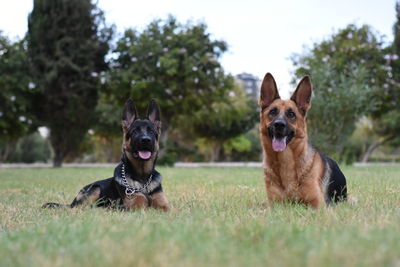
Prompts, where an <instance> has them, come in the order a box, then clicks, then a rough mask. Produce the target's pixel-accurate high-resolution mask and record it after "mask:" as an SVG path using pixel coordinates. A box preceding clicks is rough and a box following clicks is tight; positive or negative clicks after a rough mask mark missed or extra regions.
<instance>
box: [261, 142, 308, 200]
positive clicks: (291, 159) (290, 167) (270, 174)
mask: <svg viewBox="0 0 400 267" xmlns="http://www.w3.org/2000/svg"><path fill="white" fill-rule="evenodd" d="M309 157H310V155H308V154H303V155H297V156H296V155H295V154H294V153H293V151H292V150H290V149H287V150H285V151H284V152H282V153H279V154H277V155H276V157H274V158H271V159H268V158H267V159H266V163H265V167H266V168H265V179H266V181H267V182H268V181H270V182H272V183H274V184H275V185H276V186H277V188H279V191H280V194H281V197H282V198H286V199H292V200H299V199H300V198H301V187H302V181H303V180H304V179H307V175H308V174H307V168H308V167H309V166H308V165H309V163H310V158H309Z"/></svg>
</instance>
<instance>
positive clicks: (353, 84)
mask: <svg viewBox="0 0 400 267" xmlns="http://www.w3.org/2000/svg"><path fill="white" fill-rule="evenodd" d="M292 61H293V64H294V66H295V67H296V69H295V76H296V77H297V78H299V77H301V76H303V75H306V74H308V75H311V78H312V81H313V85H314V89H315V90H314V93H315V97H314V99H313V100H312V108H311V111H310V112H309V115H308V119H309V132H310V135H311V140H312V141H313V142H314V143H315V144H316V145H317V147H319V148H321V150H322V151H323V152H325V153H329V152H330V153H332V155H333V156H336V157H337V158H339V159H340V158H341V157H342V156H343V155H342V152H343V151H344V149H345V147H346V144H347V142H348V139H349V137H350V136H351V134H352V133H353V131H354V129H355V122H356V121H357V120H358V119H359V118H360V117H361V116H362V115H366V114H371V113H378V112H380V111H381V110H382V109H384V107H383V106H384V103H386V102H385V97H386V96H388V92H386V91H385V90H384V87H385V86H384V84H385V83H386V82H387V77H388V69H387V67H386V66H385V60H384V55H383V51H382V42H381V40H379V39H378V38H377V37H376V35H375V33H374V32H373V31H372V30H371V28H370V27H369V26H367V25H364V26H362V27H360V28H358V27H356V26H355V25H349V26H347V27H346V28H344V29H342V30H339V31H338V32H337V33H335V34H333V35H332V36H331V37H329V38H328V39H327V40H324V41H322V42H321V43H317V44H315V45H314V47H313V48H311V49H310V50H309V51H307V52H306V53H305V54H303V55H294V56H293V57H292ZM349 149H351V148H349Z"/></svg>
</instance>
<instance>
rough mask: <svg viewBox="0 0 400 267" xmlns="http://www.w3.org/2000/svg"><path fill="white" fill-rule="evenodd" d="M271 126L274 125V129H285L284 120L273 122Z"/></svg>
mask: <svg viewBox="0 0 400 267" xmlns="http://www.w3.org/2000/svg"><path fill="white" fill-rule="evenodd" d="M273 125H274V127H275V129H277V130H282V129H284V128H285V126H286V122H285V121H284V120H277V121H275V122H274V124H273Z"/></svg>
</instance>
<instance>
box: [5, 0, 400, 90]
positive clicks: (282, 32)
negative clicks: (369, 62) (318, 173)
mask: <svg viewBox="0 0 400 267" xmlns="http://www.w3.org/2000/svg"><path fill="white" fill-rule="evenodd" d="M0 3H1V4H0V6H1V7H2V8H1V9H0V30H1V31H3V33H4V34H6V35H7V36H9V37H10V38H12V39H17V38H20V37H22V36H23V35H24V34H25V33H26V31H27V16H28V14H29V12H30V11H31V10H32V6H33V0H13V1H8V0H0ZM395 3H396V1H395V0H280V1H278V0H146V1H144V0H140V1H137V0H98V5H99V7H100V8H101V9H103V10H104V11H105V16H106V20H107V21H108V22H109V23H113V24H115V25H116V28H117V31H118V32H120V33H122V32H123V31H124V30H125V29H127V28H132V27H133V28H137V29H139V30H141V29H143V28H145V26H146V25H148V24H149V23H150V22H151V21H152V20H154V19H156V18H161V19H164V18H166V17H167V16H168V14H172V15H174V16H176V17H177V19H178V21H180V22H182V23H185V22H186V21H188V20H191V21H192V22H194V23H196V22H204V23H206V24H207V25H208V30H209V32H210V33H211V36H212V38H214V39H218V40H224V41H226V42H227V43H228V45H229V51H228V52H227V53H226V54H225V55H224V56H223V58H222V65H223V67H224V69H225V70H226V72H228V73H231V74H233V75H236V74H239V73H242V72H247V73H251V74H253V75H256V76H257V77H259V78H260V79H262V78H263V76H264V75H265V73H266V72H271V73H272V74H273V75H274V77H275V80H276V82H277V84H278V88H279V90H280V92H281V96H282V97H283V98H288V96H289V91H292V90H293V88H291V85H290V80H291V77H292V75H291V73H292V71H293V66H292V64H291V61H290V59H289V58H290V56H291V55H292V54H293V53H302V52H304V51H305V49H306V48H307V47H311V46H312V45H313V44H314V43H317V42H320V41H322V40H324V39H326V38H328V37H329V36H330V35H332V33H334V32H336V31H337V30H339V29H341V28H344V27H345V26H346V25H348V24H349V23H355V24H356V25H359V26H360V25H363V24H369V25H371V26H372V27H373V29H374V30H375V31H376V32H377V33H378V34H380V35H384V36H385V37H384V40H385V41H386V42H390V41H391V40H392V39H393V36H392V26H393V24H394V22H395Z"/></svg>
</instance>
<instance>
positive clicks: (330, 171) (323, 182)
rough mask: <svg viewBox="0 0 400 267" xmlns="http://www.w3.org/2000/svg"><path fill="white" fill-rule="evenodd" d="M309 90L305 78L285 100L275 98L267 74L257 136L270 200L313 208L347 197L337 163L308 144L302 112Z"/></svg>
mask: <svg viewBox="0 0 400 267" xmlns="http://www.w3.org/2000/svg"><path fill="white" fill-rule="evenodd" d="M311 94H312V84H311V80H310V78H309V77H308V76H305V77H304V78H303V79H302V80H301V81H300V83H299V84H298V86H297V88H296V91H295V92H294V93H293V95H292V97H291V98H290V100H287V101H284V100H281V99H280V96H279V93H278V89H277V87H276V83H275V80H274V78H273V77H272V75H271V74H270V73H267V74H266V75H265V77H264V80H263V82H262V86H261V92H260V102H259V104H260V107H261V114H260V138H261V143H262V147H263V151H264V161H263V164H264V180H265V185H266V190H267V196H268V199H269V201H270V202H277V201H278V202H279V201H295V202H300V203H304V204H306V205H311V206H312V207H314V208H318V207H320V206H321V205H323V204H324V203H326V204H330V203H335V202H338V201H340V200H346V198H347V188H346V179H345V177H344V175H343V173H342V172H341V171H340V169H339V167H338V165H337V164H336V162H335V161H334V160H332V159H330V158H328V157H326V156H324V155H322V154H321V153H319V152H318V151H316V150H315V149H314V148H313V147H312V146H311V145H310V143H309V140H308V136H307V125H306V115H307V111H308V110H309V109H310V107H311Z"/></svg>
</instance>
